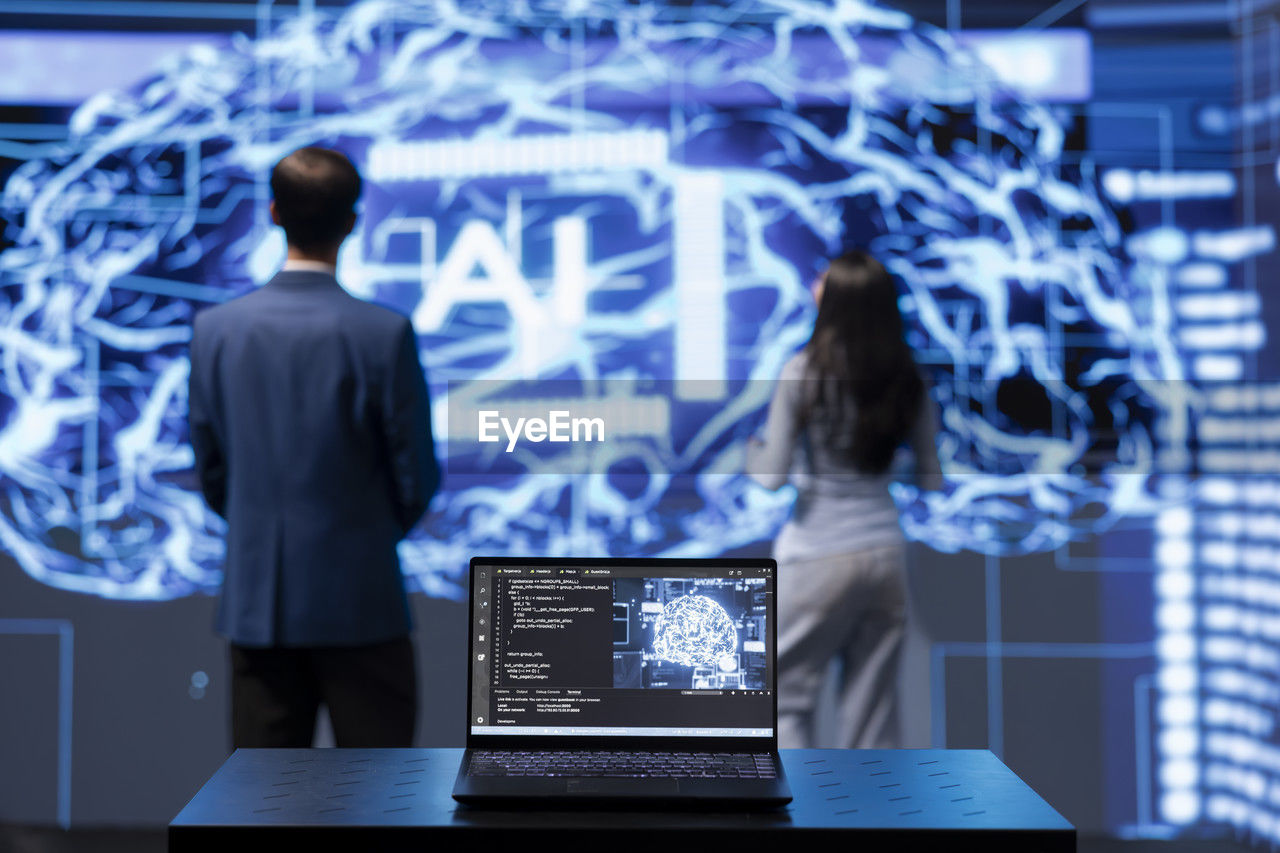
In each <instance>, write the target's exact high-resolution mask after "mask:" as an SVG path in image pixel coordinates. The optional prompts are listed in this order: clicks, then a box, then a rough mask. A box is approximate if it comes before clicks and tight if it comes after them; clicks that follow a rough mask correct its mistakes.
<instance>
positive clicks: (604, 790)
mask: <svg viewBox="0 0 1280 853" xmlns="http://www.w3.org/2000/svg"><path fill="white" fill-rule="evenodd" d="M565 784H566V788H565V791H566V792H567V793H570V794H604V795H618V796H622V795H630V794H648V795H650V796H663V795H666V794H677V793H679V792H680V783H679V782H677V781H676V780H675V779H568V780H566V782H565Z"/></svg>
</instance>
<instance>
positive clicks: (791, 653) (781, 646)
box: [778, 545, 906, 749]
mask: <svg viewBox="0 0 1280 853" xmlns="http://www.w3.org/2000/svg"><path fill="white" fill-rule="evenodd" d="M905 565H906V559H905V548H904V547H903V546H902V545H891V546H887V547H881V548H869V549H867V550H865V551H856V552H851V553H845V554H833V555H831V556H828V557H821V558H818V559H813V560H804V561H798V562H787V563H781V564H779V566H778V740H779V744H778V745H779V746H781V747H784V748H813V747H845V748H854V749H884V748H893V747H897V746H898V745H899V743H898V741H899V724H898V661H899V658H900V656H901V651H902V642H903V634H904V626H905V619H906V616H905V612H906V570H905ZM832 660H838V661H839V664H840V665H839V671H840V675H839V679H838V688H837V691H836V708H835V715H834V717H835V732H834V734H833V735H832V736H830V737H823V736H821V735H819V734H818V733H817V732H815V731H814V723H815V712H816V711H817V705H818V699H819V695H820V694H821V693H822V688H823V685H824V683H825V681H826V678H827V672H828V669H829V666H830V664H831V662H832ZM820 741H822V742H820Z"/></svg>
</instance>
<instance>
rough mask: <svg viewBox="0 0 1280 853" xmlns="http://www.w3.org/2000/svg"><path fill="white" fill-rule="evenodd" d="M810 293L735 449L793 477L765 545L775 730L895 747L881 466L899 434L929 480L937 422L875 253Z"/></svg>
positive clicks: (897, 637) (894, 602)
mask: <svg viewBox="0 0 1280 853" xmlns="http://www.w3.org/2000/svg"><path fill="white" fill-rule="evenodd" d="M814 298H815V299H816V300H817V302H818V316H817V319H816V321H815V323H814V329H813V336H812V337H811V338H810V339H809V343H808V344H807V345H806V346H805V348H804V349H803V350H801V351H800V352H799V353H798V354H796V356H795V357H793V358H792V359H791V360H790V361H789V362H787V364H786V365H785V366H784V367H783V369H782V375H781V377H780V378H779V380H778V386H777V389H776V391H775V392H774V396H773V401H772V403H771V404H770V406H769V416H768V420H767V421H766V423H765V428H764V433H763V437H762V439H759V440H757V439H753V440H752V441H751V443H750V444H749V446H748V456H747V469H748V473H749V474H750V475H751V476H752V477H753V478H754V479H755V480H756V481H757V482H759V483H760V484H762V485H764V486H765V487H767V488H770V489H778V488H780V487H782V486H783V485H784V484H786V483H788V482H790V483H792V484H794V485H795V487H796V504H795V509H794V511H793V514H792V518H791V519H790V520H789V521H788V522H787V523H786V525H785V526H784V527H783V529H782V531H781V532H780V533H779V535H778V539H777V542H775V544H774V556H775V557H776V559H777V560H778V614H779V617H778V621H779V625H778V669H779V673H778V712H779V737H780V740H781V745H782V746H785V747H812V746H835V747H853V748H873V747H880V748H883V747H894V746H898V704H897V676H898V659H899V655H900V650H901V647H902V641H903V633H904V623H905V609H906V591H905V588H906V582H905V543H904V540H903V536H902V531H901V528H900V527H899V524H898V513H897V508H896V506H895V505H894V503H893V499H892V498H891V497H890V495H889V488H888V486H889V480H890V468H891V467H892V466H894V462H895V458H896V457H897V455H898V450H899V448H900V447H902V446H903V445H910V448H911V450H912V452H913V455H914V457H915V467H916V472H917V474H918V475H920V476H921V477H923V478H927V480H928V481H929V483H932V482H933V481H934V480H936V478H937V475H938V456H937V449H936V447H935V433H936V431H937V419H936V416H935V415H934V412H933V407H932V405H931V404H930V403H929V400H928V395H927V394H926V391H925V385H924V382H923V380H922V379H921V378H920V372H919V370H918V369H917V367H916V363H915V359H914V357H913V356H912V353H911V349H910V347H909V346H908V345H907V342H906V339H905V337H904V334H903V325H902V315H901V314H900V313H899V310H898V290H897V287H896V286H895V284H894V280H893V278H892V276H890V275H889V273H888V271H887V270H886V269H885V268H884V266H883V265H882V264H881V263H880V262H879V261H877V260H876V259H875V258H873V257H871V256H870V255H868V254H866V253H865V252H860V251H855V252H848V253H846V254H844V255H841V256H840V257H839V258H837V259H836V260H834V261H832V262H831V265H830V267H829V268H828V269H827V272H826V274H825V275H824V276H823V277H822V278H821V279H820V280H819V282H818V283H817V284H816V285H815V287H814ZM833 659H838V660H839V661H840V667H841V669H840V672H841V675H840V684H839V691H838V707H837V709H836V714H835V726H836V732H835V735H834V742H828V743H821V744H819V743H817V742H816V740H817V737H816V735H815V732H814V712H815V710H816V705H817V702H818V696H819V693H820V692H821V690H822V686H823V683H824V681H825V679H826V674H827V671H828V667H829V665H830V663H831V661H832V660H833ZM824 740H826V739H825V738H824Z"/></svg>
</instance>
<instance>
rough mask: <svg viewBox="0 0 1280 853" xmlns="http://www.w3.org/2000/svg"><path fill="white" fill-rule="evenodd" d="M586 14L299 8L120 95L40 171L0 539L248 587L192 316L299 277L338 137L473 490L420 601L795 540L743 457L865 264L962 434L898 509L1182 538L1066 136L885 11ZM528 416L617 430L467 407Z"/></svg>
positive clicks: (25, 200) (77, 129)
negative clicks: (818, 324) (286, 264)
mask: <svg viewBox="0 0 1280 853" xmlns="http://www.w3.org/2000/svg"><path fill="white" fill-rule="evenodd" d="M561 5H562V4H555V8H552V7H551V6H548V5H546V4H543V3H541V2H522V3H506V2H489V3H483V2H480V3H470V4H467V5H466V6H465V8H464V7H461V6H457V5H454V4H450V3H438V2H434V0H432V1H431V2H428V0H418V2H413V1H412V0H405V2H387V0H379V1H378V2H364V3H356V4H353V5H352V6H350V7H349V8H346V9H344V10H341V11H334V12H327V11H316V12H314V13H313V14H308V15H299V16H297V17H292V18H288V19H287V20H285V21H284V22H283V23H281V24H280V25H279V26H277V27H275V28H274V30H272V31H271V32H269V33H266V34H262V35H260V36H259V37H257V38H252V39H251V38H247V37H245V38H238V39H235V40H233V41H232V42H231V43H230V44H229V45H228V46H227V47H226V49H222V50H215V49H213V48H211V47H202V48H195V49H192V50H191V51H189V52H187V53H185V54H183V55H182V56H180V57H175V58H174V59H173V60H172V62H170V63H169V64H168V65H167V66H166V68H165V69H164V70H163V72H162V73H159V74H158V75H156V76H154V77H152V78H151V79H148V80H147V81H145V82H144V83H142V84H140V85H138V86H137V87H136V88H134V89H132V90H131V91H128V92H103V93H102V94H101V95H100V96H98V97H95V98H92V99H90V100H89V101H88V102H86V103H85V104H84V105H83V106H82V107H81V108H79V109H78V110H77V111H76V112H75V114H74V116H73V118H72V120H71V126H70V130H71V136H70V138H69V139H68V141H67V142H66V143H65V145H62V146H61V148H60V149H59V150H58V153H57V154H56V155H54V156H49V157H42V158H39V159H33V160H29V161H27V162H25V163H24V164H22V165H21V166H20V167H19V168H17V169H16V171H14V172H13V173H12V175H11V176H10V177H9V179H8V181H7V183H6V185H5V187H4V195H3V204H4V207H5V209H6V210H8V211H10V212H14V214H15V217H14V218H15V221H14V223H13V227H12V228H11V229H10V231H11V235H12V238H13V241H14V244H15V245H14V247H13V248H12V249H11V250H10V251H8V252H7V253H6V254H5V255H4V256H3V257H0V274H2V275H3V279H2V280H0V281H2V284H3V290H2V292H3V297H0V300H2V301H0V316H2V323H0V355H2V357H3V359H4V368H3V371H2V372H0V382H2V383H3V387H2V388H0V471H2V472H3V487H4V501H3V502H2V504H0V509H2V511H0V542H2V543H3V546H4V548H5V550H6V551H7V552H8V553H10V554H12V555H13V556H14V557H15V558H16V560H17V561H18V563H19V564H20V565H21V566H22V568H23V569H24V570H25V571H26V572H27V573H29V574H30V575H31V576H32V577H34V578H36V579H37V580H40V581H42V582H45V583H48V584H51V585H54V586H58V587H61V588H65V589H71V590H77V591H81V592H86V593H92V594H95V595H99V596H105V597H110V598H128V599H165V598H173V597H177V596H184V595H188V594H191V593H193V592H197V591H210V590H213V589H215V588H216V587H217V585H218V583H219V582H220V578H221V574H220V559H221V555H222V547H223V546H222V538H221V537H222V534H223V526H224V525H223V522H222V521H221V519H219V518H218V517H216V516H215V515H213V514H212V513H211V512H210V511H209V509H208V508H207V507H206V506H205V505H204V503H203V502H202V500H201V499H200V497H199V496H198V494H197V493H196V492H195V491H194V483H193V481H192V477H191V475H190V468H191V464H192V455H191V450H190V447H189V445H188V443H187V435H186V421H185V418H186V408H187V406H186V399H185V393H186V391H185V389H186V379H187V372H188V362H187V358H186V345H187V341H188V338H189V334H190V324H191V319H192V316H193V314H194V313H195V312H197V311H199V310H200V309H202V308H203V307H205V306H207V305H210V304H213V303H216V302H220V301H223V300H225V299H228V298H230V297H232V296H235V295H237V294H240V293H244V292H246V291H248V290H250V289H252V288H254V287H256V286H258V285H259V284H261V283H262V282H263V281H265V280H266V279H267V278H268V277H269V276H270V275H271V273H272V272H273V271H274V269H276V267H277V265H278V264H279V262H280V261H281V259H282V256H283V246H282V238H281V236H280V234H279V233H278V231H277V230H273V229H272V228H271V227H270V226H269V221H268V216H267V201H268V198H269V192H268V188H267V185H266V176H267V172H268V170H269V168H270V166H271V165H272V164H273V163H274V162H275V161H276V160H277V159H279V158H280V157H281V156H283V155H284V154H286V153H288V152H289V151H291V150H293V149H295V148H298V147H300V146H303V145H309V144H324V145H332V146H337V147H340V148H341V149H343V150H345V151H347V152H348V153H349V154H350V155H351V156H352V157H353V158H354V159H355V160H356V161H357V162H358V163H360V164H361V165H362V167H363V169H364V172H365V175H366V178H367V188H366V194H365V199H364V203H363V210H362V215H361V219H360V223H359V226H358V230H357V233H356V234H355V235H354V237H353V238H352V239H351V240H350V241H348V244H347V246H346V248H345V251H344V255H343V257H342V259H341V264H340V270H339V277H340V279H341V280H342V281H343V282H344V285H345V286H346V287H347V288H348V289H349V290H351V291H352V292H353V293H356V294H357V295H359V296H362V297H365V298H368V299H373V300H377V301H380V302H383V303H386V304H389V305H392V306H394V307H396V308H398V309H399V310H401V311H403V312H404V313H406V314H407V315H409V316H411V317H412V318H413V321H414V324H415V326H416V328H417V330H418V332H419V335H420V340H421V347H422V358H423V360H424V363H425V365H426V366H427V369H428V371H429V374H430V376H431V381H432V385H433V394H434V398H435V406H436V411H437V415H438V417H437V424H436V432H437V435H438V436H439V437H440V438H441V439H442V442H441V444H440V449H441V452H442V454H444V463H445V470H446V481H445V485H444V490H443V492H442V493H441V494H440V495H439V496H438V498H437V501H436V503H435V505H434V510H433V512H432V513H431V515H430V517H429V520H428V522H426V523H425V524H424V526H423V528H422V529H421V530H420V531H419V532H418V533H417V534H416V535H415V536H414V537H413V538H411V539H410V540H409V541H407V542H405V543H404V544H403V546H402V550H401V554H402V558H403V563H404V566H405V571H406V574H407V575H409V576H410V577H411V578H412V579H413V580H414V582H415V584H416V585H417V587H418V588H420V589H422V590H424V591H426V592H427V593H428V594H431V595H436V596H447V597H455V598H456V597H460V596H461V595H462V589H461V587H460V585H459V584H458V582H457V581H458V578H459V577H460V576H461V574H462V572H463V570H464V567H465V565H466V562H467V559H468V558H469V557H470V556H471V555H472V554H475V553H483V552H495V553H497V552H501V553H519V554H528V555H540V554H552V555H561V556H563V555H569V554H591V555H600V554H613V555H636V554H647V555H668V556H707V555H716V554H721V553H724V552H726V551H730V550H733V549H741V548H749V547H756V548H760V547H764V546H763V545H762V544H761V543H765V542H767V541H769V540H770V539H771V538H772V537H773V535H774V533H775V532H776V530H777V528H778V526H779V525H780V523H781V522H782V520H783V519H784V518H785V517H786V514H787V512H788V511H789V502H790V500H791V496H790V495H789V494H788V493H787V492H785V491H784V492H783V493H780V494H773V493H769V492H765V491H764V490H762V489H760V488H758V487H757V486H755V485H753V484H752V483H750V482H749V481H748V480H747V479H746V478H744V477H742V476H741V475H740V470H741V464H742V447H743V443H744V440H745V438H746V436H747V435H749V434H750V432H751V431H752V429H754V428H755V426H756V425H757V424H758V421H759V418H760V415H761V412H762V409H763V407H764V406H765V405H766V404H767V402H768V399H769V396H770V393H771V390H772V380H773V379H774V378H775V377H776V376H777V374H778V372H779V369H780V368H781V366H782V364H783V363H784V361H785V360H786V359H787V358H788V357H789V355H790V354H791V353H792V352H794V351H795V350H796V348H797V347H799V346H800V345H801V344H803V342H804V341H805V340H806V338H807V335H808V333H809V329H810V324H811V320H812V302H811V299H810V296H809V294H808V291H807V285H808V283H809V281H810V280H811V279H812V278H813V277H814V275H815V274H816V273H817V272H819V271H820V269H821V268H822V265H823V259H824V258H827V257H831V256H832V255H834V254H836V253H837V252H838V251H839V250H840V248H841V247H842V246H846V245H855V244H856V245H865V246H867V247H869V248H870V249H871V250H872V251H873V252H875V253H876V254H877V255H879V256H880V257H882V258H883V259H884V260H885V261H886V263H887V264H888V266H889V267H890V268H891V269H892V270H893V271H894V272H895V273H896V274H897V275H898V276H900V277H901V280H902V283H903V287H904V289H905V295H904V299H903V306H904V308H905V309H906V312H907V315H908V318H909V322H910V325H911V337H912V342H913V344H915V346H916V347H917V348H918V350H919V351H920V352H921V353H922V358H923V359H924V360H925V361H926V362H927V363H928V364H927V366H928V368H929V370H930V371H931V374H932V377H931V378H932V379H933V382H934V390H935V394H936V397H937V403H938V405H939V406H941V410H942V413H943V418H942V420H943V427H944V435H943V437H942V443H941V446H940V452H941V454H942V456H943V459H944V466H945V468H946V470H947V475H948V482H947V486H946V488H945V489H944V490H942V491H939V492H931V493H927V494H919V493H917V492H915V491H914V490H912V489H910V488H908V487H905V486H904V487H901V488H900V489H899V490H898V491H897V492H896V495H895V496H896V497H897V499H898V500H899V502H900V505H901V507H902V509H903V510H904V524H905V526H906V529H907V531H908V533H909V535H911V536H912V537H914V538H917V539H920V540H923V541H926V542H928V543H929V544H931V545H933V546H934V547H936V548H939V549H943V550H948V551H954V550H958V549H962V548H969V549H974V550H977V551H981V552H985V553H991V554H1013V553H1025V552H1028V551H1036V550H1041V549H1048V548H1052V547H1056V546H1059V545H1061V544H1062V543H1064V542H1065V541H1068V540H1070V539H1071V538H1073V537H1077V536H1081V535H1084V534H1087V533H1089V532H1092V531H1096V530H1100V529H1104V528H1105V527H1107V526H1108V525H1110V524H1111V523H1112V522H1113V521H1114V520H1115V519H1117V518H1121V517H1124V516H1126V515H1129V514H1133V513H1144V512H1148V511H1149V510H1150V509H1151V504H1152V496H1151V494H1150V489H1149V487H1148V477H1147V475H1148V474H1149V473H1150V471H1151V466H1152V462H1151V460H1152V457H1153V453H1154V450H1153V448H1154V444H1155V442H1154V439H1153V438H1152V429H1151V424H1152V423H1153V421H1154V420H1155V419H1156V418H1157V417H1160V418H1164V419H1165V420H1166V423H1167V424H1172V427H1170V429H1171V432H1170V434H1171V435H1173V436H1175V437H1176V436H1177V434H1178V430H1179V429H1182V428H1183V427H1180V426H1179V424H1180V423H1181V422H1182V421H1181V420H1179V419H1180V418H1182V417H1183V416H1182V414H1181V413H1182V412H1183V410H1184V408H1185V402H1184V401H1182V400H1180V399H1179V398H1178V397H1177V395H1176V394H1175V393H1174V391H1173V390H1172V388H1171V385H1170V384H1161V383H1158V382H1155V381H1154V380H1157V379H1170V378H1178V377H1179V376H1180V367H1179V363H1178V361H1177V359H1176V357H1175V356H1176V353H1175V351H1174V350H1173V348H1172V344H1171V343H1170V341H1171V335H1170V333H1169V328H1168V325H1169V323H1170V320H1169V312H1168V310H1167V301H1168V297H1167V296H1166V295H1164V292H1163V291H1161V290H1160V289H1159V288H1150V287H1147V285H1146V284H1144V282H1147V281H1148V278H1144V267H1143V263H1144V262H1143V261H1141V260H1133V259H1126V258H1124V257H1122V255H1121V253H1120V252H1119V251H1118V246H1119V245H1120V240H1121V234H1120V232H1119V229H1118V227H1117V225H1116V222H1115V219H1114V217H1113V216H1112V215H1111V213H1110V211H1109V208H1108V206H1107V204H1106V203H1104V201H1103V200H1102V198H1101V197H1100V196H1099V194H1098V192H1097V191H1096V189H1095V187H1094V185H1093V184H1092V183H1091V182H1090V181H1088V180H1082V177H1081V175H1079V174H1077V173H1075V172H1073V171H1072V169H1070V168H1068V167H1067V166H1066V165H1064V158H1063V153H1064V145H1065V131H1064V127H1063V125H1062V124H1061V123H1060V121H1059V119H1058V117H1057V116H1056V114H1055V113H1054V112H1052V111H1051V110H1049V109H1047V108H1045V107H1042V106H1040V105H1038V104H1036V103H1033V102H1027V101H1026V100H1024V99H1021V98H1018V97H1015V96H1014V95H1013V94H1012V93H1011V92H1010V91H1009V90H1007V89H1006V88H1005V87H1004V86H1002V85H1001V84H1000V83H999V82H998V80H997V79H996V77H995V76H994V75H993V74H992V73H991V72H990V71H989V70H988V69H987V68H986V67H985V66H983V64H982V63H980V62H978V61H977V60H976V59H975V58H974V56H973V55H972V54H970V53H969V52H968V51H966V50H964V49H962V48H961V47H960V46H959V45H958V44H957V43H956V42H954V41H953V40H951V38H950V37H949V36H947V35H946V34H944V33H939V32H936V31H933V30H928V29H925V28H921V27H918V26H916V25H915V24H914V23H913V21H912V20H911V19H910V18H909V17H908V16H906V15H904V14H901V13H898V12H895V11H891V10H888V9H885V8H881V7H878V6H874V5H870V4H864V3H858V2H847V3H838V4H835V5H829V4H827V3H821V2H808V0H790V2H785V3H783V2H770V1H769V0H742V2H736V3H724V4H719V5H716V6H714V7H708V8H705V9H702V8H700V7H699V11H698V13H697V17H695V16H694V15H693V14H692V12H691V11H690V10H689V9H670V8H665V7H657V6H649V5H645V4H634V3H629V2H624V0H595V2H589V3H581V4H576V5H570V6H569V7H567V8H568V9H569V11H566V9H565V8H560V6H561ZM574 10H576V11H574ZM1064 332H1070V333H1072V334H1076V335H1079V336H1082V337H1087V338H1088V339H1089V340H1091V341H1092V342H1093V343H1091V344H1090V346H1089V347H1088V348H1084V349H1079V350H1073V351H1071V352H1069V353H1068V352H1067V351H1066V350H1064V349H1063V348H1062V347H1060V346H1056V345H1055V344H1054V343H1053V341H1051V340H1050V337H1049V336H1050V335H1051V334H1061V333H1064ZM542 383H547V384H546V385H545V386H544V385H543V384H542ZM539 388H544V392H543V397H544V398H547V399H538V398H537V393H538V389H539ZM517 392H518V395H519V397H520V400H519V402H520V403H521V404H527V405H530V406H534V407H535V408H538V409H539V410H541V411H544V412H545V411H546V410H547V409H548V408H555V405H554V404H557V403H558V404H564V402H565V401H566V400H568V401H569V402H570V403H571V404H572V405H573V406H575V407H576V408H577V411H579V412H586V413H588V414H590V413H605V414H608V415H609V420H610V422H611V423H614V424H622V425H623V428H622V429H621V430H614V432H613V433H612V435H611V440H610V441H609V442H608V443H607V445H604V446H601V447H597V448H589V449H588V450H583V449H582V448H581V447H579V446H573V447H570V448H569V449H566V450H565V452H563V453H559V454H539V455H536V456H535V455H525V454H521V453H518V452H516V453H511V454H507V453H504V452H503V450H502V448H501V447H499V446H497V445H495V446H492V447H490V446H483V447H482V446H481V445H478V444H477V443H476V441H475V435H474V433H473V432H472V433H468V431H467V430H468V429H470V428H471V427H467V425H465V424H461V425H460V424H459V423H457V422H456V421H455V420H454V419H453V418H451V417H450V415H449V414H448V412H449V411H450V409H451V407H452V408H453V410H455V411H458V410H466V409H467V407H470V406H475V405H477V404H480V403H485V404H487V403H494V402H503V401H504V400H506V401H507V402H511V400H510V399H508V398H509V397H511V396H512V395H517ZM531 394H532V395H533V396H532V397H530V395H531ZM549 398H554V399H549ZM513 405H514V404H513Z"/></svg>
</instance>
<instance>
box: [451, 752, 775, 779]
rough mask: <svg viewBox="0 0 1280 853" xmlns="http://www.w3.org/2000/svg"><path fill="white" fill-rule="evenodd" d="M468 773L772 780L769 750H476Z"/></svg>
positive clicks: (773, 768)
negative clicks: (756, 751)
mask: <svg viewBox="0 0 1280 853" xmlns="http://www.w3.org/2000/svg"><path fill="white" fill-rule="evenodd" d="M467 774H468V775H470V776H576V777H615V778H622V779H774V778H777V770H776V769H775V767H774V761H773V754H772V753H768V752H762V753H749V752H738V753H720V752H588V751H585V750H571V751H548V752H535V751H514V750H476V751H475V752H473V753H472V754H471V766H470V767H469V768H468V770H467Z"/></svg>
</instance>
